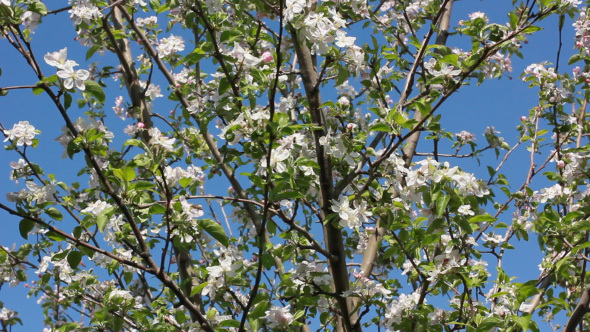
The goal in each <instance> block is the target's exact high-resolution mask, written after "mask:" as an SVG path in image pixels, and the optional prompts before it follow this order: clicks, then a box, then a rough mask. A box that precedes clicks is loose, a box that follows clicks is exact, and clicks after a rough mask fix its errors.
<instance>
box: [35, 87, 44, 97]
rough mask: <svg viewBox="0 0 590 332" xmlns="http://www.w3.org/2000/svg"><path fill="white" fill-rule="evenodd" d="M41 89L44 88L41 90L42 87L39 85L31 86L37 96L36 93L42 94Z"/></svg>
mask: <svg viewBox="0 0 590 332" xmlns="http://www.w3.org/2000/svg"><path fill="white" fill-rule="evenodd" d="M43 91H45V90H43V88H42V87H39V86H38V87H34V88H33V93H34V94H35V96H38V95H40V94H42V93H43Z"/></svg>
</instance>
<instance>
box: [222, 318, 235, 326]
mask: <svg viewBox="0 0 590 332" xmlns="http://www.w3.org/2000/svg"><path fill="white" fill-rule="evenodd" d="M219 326H227V327H240V322H239V321H237V320H235V319H228V320H224V321H222V322H221V323H219Z"/></svg>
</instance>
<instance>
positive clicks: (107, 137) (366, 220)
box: [0, 0, 590, 331]
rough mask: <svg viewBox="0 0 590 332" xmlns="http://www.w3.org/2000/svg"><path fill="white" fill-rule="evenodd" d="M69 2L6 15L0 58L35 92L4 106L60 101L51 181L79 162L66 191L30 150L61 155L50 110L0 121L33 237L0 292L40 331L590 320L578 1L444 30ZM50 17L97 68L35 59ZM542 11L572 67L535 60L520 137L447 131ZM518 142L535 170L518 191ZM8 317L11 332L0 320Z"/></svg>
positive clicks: (248, 6)
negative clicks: (56, 166) (30, 305)
mask: <svg viewBox="0 0 590 332" xmlns="http://www.w3.org/2000/svg"><path fill="white" fill-rule="evenodd" d="M54 5H55V4H53V3H51V4H50V3H46V4H44V3H42V2H41V1H37V0H0V31H1V33H2V37H3V39H2V41H1V43H2V45H3V46H2V50H3V51H2V52H7V53H8V52H11V53H10V54H11V56H14V57H17V56H18V57H22V58H23V59H25V60H26V63H27V65H28V68H27V69H26V70H28V71H31V72H32V73H34V74H35V75H36V77H37V81H36V82H31V83H30V84H29V85H26V86H22V85H11V86H3V87H0V92H1V93H0V94H1V95H2V96H3V97H2V98H10V97H11V92H15V91H13V90H30V91H31V92H32V94H31V98H39V99H40V98H45V97H43V96H42V95H44V96H47V97H49V99H44V100H45V101H46V100H49V102H50V104H49V105H48V106H47V108H50V109H51V110H49V109H47V110H45V111H44V112H45V113H44V115H43V116H44V117H48V118H50V119H51V120H48V121H55V123H57V122H58V120H59V122H60V123H62V124H63V125H64V127H63V134H62V135H61V136H59V137H58V138H57V141H58V142H59V143H60V144H61V145H62V146H63V157H64V159H63V160H62V161H61V164H60V165H64V166H63V167H67V168H68V169H73V167H79V169H78V170H77V176H75V177H74V176H71V177H68V178H62V179H60V178H57V177H56V176H55V175H53V174H51V172H52V171H51V167H46V166H44V163H46V162H47V161H46V160H35V159H34V158H33V157H31V151H34V150H33V149H35V148H36V149H39V146H40V145H42V144H47V145H46V146H49V145H50V144H51V142H49V138H47V137H46V136H45V135H43V133H41V132H40V131H39V130H38V129H36V128H35V127H34V124H35V121H33V120H35V119H23V120H22V121H19V122H18V123H15V124H6V125H5V124H2V123H0V129H2V132H3V134H4V136H5V137H6V140H5V148H6V150H8V151H9V153H10V155H11V156H13V157H14V158H15V159H16V158H19V159H18V161H15V162H12V163H11V167H12V169H13V170H12V172H11V174H10V176H11V179H12V180H14V181H15V182H17V183H18V184H19V186H20V187H19V188H20V191H17V192H10V193H8V200H9V201H10V204H4V203H0V209H2V210H3V211H4V212H6V213H7V214H10V215H12V216H14V217H15V218H17V220H19V231H20V235H21V236H22V237H23V238H24V240H26V241H24V242H22V243H23V244H22V245H19V246H17V245H14V246H12V247H9V246H0V249H1V250H0V275H2V277H3V278H2V281H1V282H6V283H9V284H10V285H11V286H15V285H18V284H19V283H24V282H28V283H29V286H30V293H31V295H33V296H35V297H40V303H41V306H42V307H43V310H44V314H45V315H44V319H45V325H46V329H45V330H46V331H259V330H262V331H310V330H318V331H321V330H334V331H362V330H367V331H376V330H378V328H379V329H381V330H385V331H461V330H465V331H490V330H497V331H525V330H531V331H539V330H540V326H543V325H542V324H546V323H543V320H545V321H548V322H549V323H551V324H553V323H555V321H554V318H553V317H555V316H560V315H561V316H562V317H563V316H564V315H567V316H568V317H570V318H569V319H568V320H567V324H566V328H565V330H566V331H574V328H575V326H587V325H586V324H587V323H588V318H587V317H585V313H586V312H587V311H588V309H587V308H588V307H589V306H588V302H589V301H590V297H588V295H587V293H588V292H590V288H588V289H587V288H586V287H587V286H586V284H587V281H586V277H587V271H586V270H587V269H586V261H587V260H588V231H589V229H590V227H589V225H590V224H589V221H588V214H589V213H590V207H589V206H588V205H587V204H586V203H587V202H588V200H590V195H589V192H588V190H587V182H588V171H587V169H588V167H587V160H588V158H589V156H590V154H589V151H588V150H589V147H588V145H586V143H585V141H586V140H587V139H586V137H587V136H588V134H589V133H590V127H589V125H588V121H587V120H586V119H587V118H588V116H587V115H586V105H587V100H588V97H589V92H588V91H589V90H588V83H589V82H590V71H589V69H588V64H589V63H590V62H589V61H590V23H589V22H590V21H588V20H587V9H586V8H583V6H582V1H578V0H542V1H528V0H527V1H519V0H513V1H512V9H511V11H508V12H507V13H506V16H505V18H506V19H507V20H508V22H507V23H496V22H491V20H490V19H489V18H488V17H487V15H486V14H484V13H482V12H474V13H473V14H471V15H469V17H468V18H467V17H466V18H464V20H462V21H460V22H459V24H458V25H457V26H454V27H452V26H453V24H452V23H451V19H450V17H451V12H452V10H453V1H452V0H403V1H402V0H388V1H373V0H367V1H361V0H341V1H305V0H278V1H266V0H253V1H238V0H204V1H202V0H166V1H159V0H150V1H149V2H145V1H143V0H135V1H98V0H77V1H73V2H71V6H68V7H64V8H48V7H53V6H54ZM53 15H56V16H57V17H63V16H64V15H69V17H70V19H71V20H72V23H73V28H74V29H75V31H76V32H77V35H78V41H79V42H80V43H81V45H82V46H78V47H79V48H82V49H84V52H85V54H86V59H82V58H83V56H79V55H80V54H83V53H81V52H79V50H76V51H75V52H73V51H72V48H70V49H68V48H64V47H59V46H56V47H55V49H54V50H53V51H51V52H49V53H47V54H39V53H38V52H36V51H35V50H36V42H37V40H36V39H35V34H34V32H35V30H36V29H37V30H39V29H42V27H43V28H44V27H46V26H47V27H49V26H50V23H44V22H42V21H43V20H47V18H48V16H53ZM551 17H555V18H558V20H559V22H560V23H559V24H560V25H559V34H560V38H561V34H562V28H563V26H564V24H565V22H568V20H573V22H574V23H573V24H574V27H575V29H576V33H575V36H565V37H566V38H572V39H573V38H575V39H576V46H577V49H576V50H575V54H574V55H573V56H572V57H571V59H570V60H569V64H579V67H575V68H574V70H573V73H572V74H567V73H562V72H560V71H559V58H558V59H557V62H556V64H551V63H548V62H545V63H535V64H531V65H530V66H529V67H527V68H526V70H525V71H524V73H523V74H522V75H521V78H522V80H523V81H525V82H526V84H529V85H530V88H531V89H536V90H538V91H539V93H538V96H539V98H538V105H537V106H536V107H534V108H533V109H531V110H530V112H529V115H528V116H523V117H522V119H521V120H522V121H521V124H520V125H519V126H518V128H517V131H518V133H519V134H520V140H519V141H518V142H517V143H516V144H515V145H514V146H510V145H509V144H508V143H507V142H505V141H504V140H503V138H502V137H500V136H499V132H498V131H496V130H495V129H494V127H488V129H487V130H486V131H485V134H484V137H485V140H482V142H478V141H477V140H475V136H474V134H472V133H470V132H468V131H462V132H460V133H457V134H453V133H451V132H447V131H445V130H444V129H443V127H442V126H441V119H442V116H443V115H444V114H445V112H444V109H445V108H444V106H445V105H446V104H445V102H446V101H447V100H448V99H449V97H451V96H452V95H453V94H455V93H456V92H457V91H459V89H461V88H462V87H464V86H465V85H469V84H472V85H476V84H477V85H479V84H481V83H483V82H484V81H486V80H490V79H495V78H500V77H503V76H508V75H509V73H510V72H511V71H512V62H511V58H512V57H513V56H515V55H516V56H522V54H521V50H520V48H521V45H522V44H524V43H526V42H527V40H528V38H529V37H530V35H532V34H535V33H537V32H538V31H539V30H540V27H539V26H540V23H541V21H543V20H545V19H547V18H551ZM449 36H452V38H450V39H449V38H448V37H449ZM447 39H449V40H448V41H447ZM56 40H57V39H56ZM455 43H456V44H457V45H468V48H464V49H460V48H458V47H456V46H455ZM559 51H561V48H560V49H559ZM558 54H559V53H558ZM548 56H549V55H548ZM74 59H76V60H74ZM77 61H80V62H83V61H84V63H86V62H89V61H96V62H93V63H92V64H91V65H87V64H79V63H78V62H77ZM0 66H5V64H0ZM22 70H23V71H24V70H25V68H24V67H23V69H22ZM9 79H10V78H9ZM113 79H114V80H113ZM482 88H483V87H482ZM119 94H124V95H125V96H119ZM164 98H167V99H168V100H164ZM113 101H114V106H112V105H113V104H112V103H113ZM165 105H166V106H165ZM167 105H173V106H172V107H173V110H172V111H171V112H170V113H166V112H163V111H162V109H163V108H164V109H165V108H166V107H168V106H167ZM76 106H77V108H78V109H76ZM111 109H112V111H111ZM82 113H83V116H79V115H80V114H82ZM116 117H120V118H121V120H122V121H125V123H126V124H127V127H126V128H124V129H123V127H122V126H121V125H119V124H117V123H116V121H115V120H116ZM36 120H38V119H36ZM107 124H111V125H110V126H109V127H107ZM551 134H552V135H551ZM39 135H41V136H39ZM39 137H41V138H39ZM46 140H47V142H45V141H46ZM520 146H526V148H527V149H528V151H529V153H530V163H529V164H528V165H523V166H522V167H523V168H527V169H528V173H527V176H526V178H525V179H512V178H511V179H509V178H507V177H506V176H505V175H503V174H502V173H501V171H502V166H504V165H505V163H506V161H507V160H509V159H510V157H511V156H513V153H514V151H516V150H517V148H519V147H520ZM418 147H423V149H424V150H426V149H430V148H431V147H433V152H432V153H419V152H418V150H417V149H418ZM449 151H450V153H449ZM493 158H498V161H496V160H494V159H493ZM443 159H444V161H443ZM465 160H478V161H483V162H484V164H485V165H484V166H487V169H488V170H489V178H487V179H478V178H476V176H475V175H474V174H472V173H469V172H466V171H464V170H463V169H462V168H461V167H460V166H464V165H465ZM551 165H553V166H554V169H553V170H550V171H548V170H549V169H550V167H549V166H551ZM542 172H545V173H543V174H542ZM541 175H543V176H544V178H543V176H541ZM537 179H538V180H537ZM533 180H536V181H540V182H538V183H540V184H541V186H543V187H544V188H543V189H541V190H537V191H535V190H533V188H534V187H533V186H532V183H533ZM509 181H510V182H511V183H512V186H510V182H509ZM519 181H520V182H519ZM227 187H229V189H228V190H227V191H225V189H220V188H227ZM517 239H521V240H522V242H518V241H517ZM532 240H537V241H538V245H539V248H540V250H541V251H542V252H543V255H544V258H543V260H542V261H541V262H540V269H541V273H540V275H539V277H538V279H536V280H530V281H524V280H523V279H515V277H517V276H513V275H509V274H507V273H506V272H505V271H504V270H503V268H502V262H503V258H504V256H505V253H506V252H508V251H511V250H518V249H519V248H518V247H517V246H518V245H520V244H521V243H524V241H532ZM523 281H524V282H523ZM576 304H577V305H576ZM0 307H3V304H2V303H0ZM75 317H81V318H75ZM0 322H1V326H2V330H4V331H8V330H10V328H11V326H13V325H18V324H20V323H22V322H21V320H20V318H19V317H18V314H17V313H16V312H14V311H12V310H10V309H9V308H4V307H3V308H2V312H1V313H0ZM545 326H546V325H545ZM555 328H557V327H555ZM580 330H582V328H580Z"/></svg>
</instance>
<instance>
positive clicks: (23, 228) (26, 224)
mask: <svg viewBox="0 0 590 332" xmlns="http://www.w3.org/2000/svg"><path fill="white" fill-rule="evenodd" d="M33 228H35V222H34V221H32V220H31V219H23V220H21V221H20V223H19V224H18V230H19V232H20V236H22V237H23V239H25V240H27V239H28V237H29V232H30V231H32V230H33Z"/></svg>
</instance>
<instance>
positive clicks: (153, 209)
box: [150, 204, 166, 214]
mask: <svg viewBox="0 0 590 332" xmlns="http://www.w3.org/2000/svg"><path fill="white" fill-rule="evenodd" d="M165 212H166V208H165V207H163V206H162V205H160V204H154V205H152V206H150V214H164V213H165Z"/></svg>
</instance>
